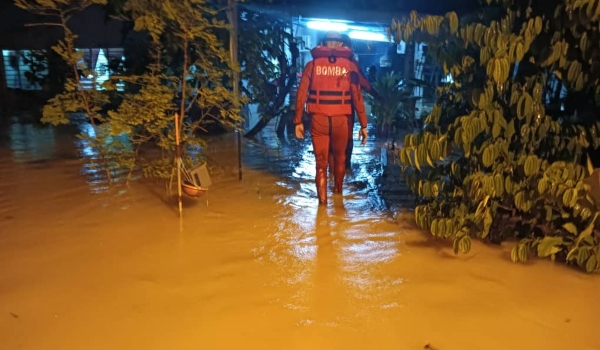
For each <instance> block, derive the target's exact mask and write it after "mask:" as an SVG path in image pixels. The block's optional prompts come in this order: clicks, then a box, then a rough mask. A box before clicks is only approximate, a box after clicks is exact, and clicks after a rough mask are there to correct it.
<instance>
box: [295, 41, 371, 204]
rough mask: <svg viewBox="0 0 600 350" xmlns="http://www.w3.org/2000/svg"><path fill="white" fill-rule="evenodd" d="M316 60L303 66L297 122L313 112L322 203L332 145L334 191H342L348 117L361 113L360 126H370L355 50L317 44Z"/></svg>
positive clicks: (315, 149)
mask: <svg viewBox="0 0 600 350" xmlns="http://www.w3.org/2000/svg"><path fill="white" fill-rule="evenodd" d="M311 54H312V56H313V61H311V62H308V64H306V66H305V68H304V72H303V74H302V79H301V80H300V86H299V87H298V93H297V97H296V114H295V117H294V124H300V123H302V113H303V111H304V106H305V104H306V110H307V111H308V113H310V114H311V115H312V121H311V126H310V134H311V138H312V142H313V148H314V153H315V158H316V163H317V166H316V168H317V169H316V170H317V174H316V179H315V181H316V185H317V192H318V194H319V202H320V203H321V204H325V203H324V202H326V199H327V167H328V156H329V148H330V146H331V148H332V149H333V154H334V157H335V158H334V169H333V173H334V177H335V186H334V192H335V193H341V191H342V184H343V181H344V176H345V173H346V146H347V143H348V134H349V132H351V131H349V130H348V127H349V118H350V117H351V116H353V111H354V110H356V112H357V113H358V120H359V122H360V125H361V126H362V127H364V128H366V126H367V114H366V111H365V104H364V100H363V97H362V92H361V88H360V85H359V79H360V73H359V72H358V70H357V69H356V65H355V64H354V63H353V62H351V60H350V58H351V57H352V54H353V53H352V50H351V49H349V48H345V47H341V48H336V49H331V48H327V47H324V46H318V47H316V48H314V49H313V50H312V51H311Z"/></svg>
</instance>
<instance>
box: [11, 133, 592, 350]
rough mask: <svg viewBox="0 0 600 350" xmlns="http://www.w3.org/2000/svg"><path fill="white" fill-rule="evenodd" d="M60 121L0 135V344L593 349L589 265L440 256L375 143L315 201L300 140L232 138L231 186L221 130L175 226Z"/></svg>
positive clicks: (150, 192)
mask: <svg viewBox="0 0 600 350" xmlns="http://www.w3.org/2000/svg"><path fill="white" fill-rule="evenodd" d="M82 127H83V126H82ZM61 130H62V129H54V128H50V127H45V126H42V127H40V126H35V125H31V124H19V123H12V124H9V125H6V126H5V127H4V128H3V131H2V132H1V133H0V140H1V141H0V143H1V146H2V147H1V148H0V266H1V269H0V349H2V350H17V349H20V350H107V349H115V350H117V349H118V350H121V349H123V350H155V349H156V350H159V349H160V350H170V349H173V350H188V349H189V350H192V349H193V350H197V349H211V350H212V349H286V350H292V349H328V350H329V349H344V350H348V349H424V348H426V347H429V348H431V349H438V350H464V349H473V350H478V349H481V350H495V349H498V350H500V349H502V350H507V349H524V350H525V349H527V350H532V349H577V350H584V349H600V337H598V336H597V335H596V334H595V331H596V329H597V325H596V323H595V321H596V320H597V318H596V315H597V314H598V312H599V311H600V298H598V286H599V280H598V278H597V277H594V276H588V275H585V274H582V273H579V272H577V271H573V270H570V269H568V268H565V267H564V266H562V265H560V264H553V263H551V262H548V261H533V262H531V263H529V264H528V265H515V264H513V263H511V262H510V259H509V251H510V245H506V246H502V247H490V246H485V245H482V244H473V248H472V252H471V253H470V254H467V255H454V254H453V253H452V249H451V246H449V245H448V244H446V243H440V242H437V243H436V242H434V241H432V240H430V239H429V237H428V235H427V234H424V233H422V232H419V231H418V230H416V229H415V228H414V226H413V224H412V219H411V216H410V214H409V213H405V214H400V215H399V216H398V217H394V216H393V215H391V214H390V211H389V210H388V208H389V204H387V203H386V201H385V198H384V197H382V193H381V192H382V191H381V188H379V187H378V186H379V185H378V180H377V179H378V176H379V175H380V166H379V163H378V161H379V157H378V152H377V147H376V143H375V142H374V141H372V142H371V143H369V145H367V146H366V147H357V148H356V149H355V158H354V166H353V171H352V174H351V175H349V177H348V181H347V184H346V194H345V195H344V197H343V198H334V197H331V198H330V203H329V206H328V207H327V208H326V209H318V207H317V201H316V198H315V188H314V185H313V182H312V176H313V174H314V160H313V156H312V154H311V153H310V146H309V144H308V143H306V142H304V143H301V142H297V141H295V140H292V141H290V142H289V143H285V142H279V141H277V140H276V139H274V138H268V137H264V138H262V139H260V140H257V141H248V140H245V141H244V164H245V166H244V179H243V181H241V182H240V181H238V180H237V170H236V168H235V164H236V160H235V138H234V137H233V136H232V135H227V136H224V137H220V138H218V139H217V140H215V141H214V142H213V144H212V145H211V147H210V149H209V150H208V154H209V156H210V160H211V164H212V165H213V166H216V168H215V169H216V170H215V171H214V173H213V180H214V184H213V186H212V187H211V189H210V191H209V193H208V195H207V196H206V197H203V198H202V199H200V200H197V201H192V200H187V201H186V202H185V208H184V218H183V221H182V222H180V221H179V218H178V215H177V214H176V211H175V209H176V206H175V205H167V204H165V202H164V201H163V198H162V195H163V193H164V188H163V187H162V186H161V185H155V186H153V185H148V184H146V185H144V184H143V182H141V181H138V182H135V183H134V184H133V185H132V186H131V187H130V188H125V187H118V188H116V189H111V190H106V189H105V188H104V187H103V186H102V183H101V181H93V179H94V178H97V177H98V176H96V175H94V174H93V172H91V170H90V169H88V168H85V167H82V165H81V163H80V162H79V161H78V160H77V159H76V157H75V154H74V153H73V150H74V149H78V150H79V152H81V153H82V154H83V155H84V156H85V155H86V154H89V149H87V148H86V147H85V145H83V144H82V143H81V142H80V141H76V140H74V139H73V138H72V137H71V136H69V135H70V134H69V132H70V131H69V130H67V131H65V130H62V131H61ZM74 145H75V146H74ZM82 173H83V174H82ZM90 179H92V180H90ZM207 199H208V206H207Z"/></svg>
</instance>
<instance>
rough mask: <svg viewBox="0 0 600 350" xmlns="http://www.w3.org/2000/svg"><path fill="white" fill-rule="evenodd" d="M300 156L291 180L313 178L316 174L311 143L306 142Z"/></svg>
mask: <svg viewBox="0 0 600 350" xmlns="http://www.w3.org/2000/svg"><path fill="white" fill-rule="evenodd" d="M301 154H302V155H301V160H300V162H299V163H298V165H297V166H296V167H295V168H294V172H293V173H292V178H297V179H298V178H300V179H306V178H314V177H315V174H316V173H317V169H316V162H315V157H314V151H313V147H312V143H310V142H307V143H306V145H305V146H304V149H303V150H302V151H301Z"/></svg>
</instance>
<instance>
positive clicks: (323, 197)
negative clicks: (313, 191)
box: [310, 114, 348, 204]
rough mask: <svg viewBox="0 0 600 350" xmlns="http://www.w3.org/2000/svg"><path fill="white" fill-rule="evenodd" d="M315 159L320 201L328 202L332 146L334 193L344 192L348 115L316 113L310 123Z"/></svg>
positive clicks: (322, 202)
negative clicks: (328, 178)
mask: <svg viewBox="0 0 600 350" xmlns="http://www.w3.org/2000/svg"><path fill="white" fill-rule="evenodd" d="M310 135H311V138H312V143H313V149H314V152H315V160H316V163H317V166H316V167H317V174H316V178H315V181H316V185H317V193H318V195H319V203H321V204H326V202H327V168H328V167H329V152H330V148H331V151H332V153H333V160H334V161H333V169H332V170H333V175H334V183H335V184H334V189H333V192H334V193H341V192H342V184H343V183H344V176H345V174H346V149H347V145H348V116H345V115H341V116H331V117H330V116H326V115H319V114H315V115H313V116H312V121H311V124H310Z"/></svg>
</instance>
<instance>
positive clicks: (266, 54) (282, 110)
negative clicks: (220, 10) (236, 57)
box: [239, 10, 300, 137]
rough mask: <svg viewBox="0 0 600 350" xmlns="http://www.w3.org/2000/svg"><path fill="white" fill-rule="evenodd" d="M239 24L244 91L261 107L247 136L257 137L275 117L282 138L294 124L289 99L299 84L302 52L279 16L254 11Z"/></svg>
mask: <svg viewBox="0 0 600 350" xmlns="http://www.w3.org/2000/svg"><path fill="white" fill-rule="evenodd" d="M239 23H240V24H239V28H240V31H239V45H240V47H241V48H243V49H242V50H240V65H241V77H242V79H243V80H244V81H246V82H247V84H246V87H245V88H244V90H243V91H244V93H245V94H246V96H247V97H248V100H249V102H250V103H255V104H257V105H258V111H259V114H260V117H261V119H260V121H259V122H258V124H257V125H256V126H254V127H253V128H252V129H251V130H249V131H248V132H247V133H246V135H245V136H246V137H253V136H255V135H256V134H258V133H259V132H260V131H261V130H262V129H263V128H264V127H265V126H266V125H267V124H268V123H269V121H271V120H272V119H275V118H280V123H279V126H278V128H277V133H278V135H279V136H282V135H283V134H284V131H285V127H286V126H287V125H288V122H291V119H290V115H291V114H293V113H291V114H290V108H289V107H290V106H289V104H287V103H286V100H287V97H288V96H289V94H290V91H291V89H292V88H293V87H294V86H295V85H296V83H297V75H296V74H297V72H298V68H299V67H298V62H297V59H298V57H299V54H300V53H299V51H298V47H297V44H296V43H295V42H294V38H293V36H292V34H291V33H292V28H291V24H290V22H289V21H287V20H285V19H282V18H279V17H277V16H273V15H268V14H266V13H261V12H256V11H251V10H244V11H243V12H242V16H241V18H240V21H239ZM287 52H289V53H290V55H289V56H288V54H287ZM292 103H293V101H292ZM291 118H293V116H292V117H291Z"/></svg>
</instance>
